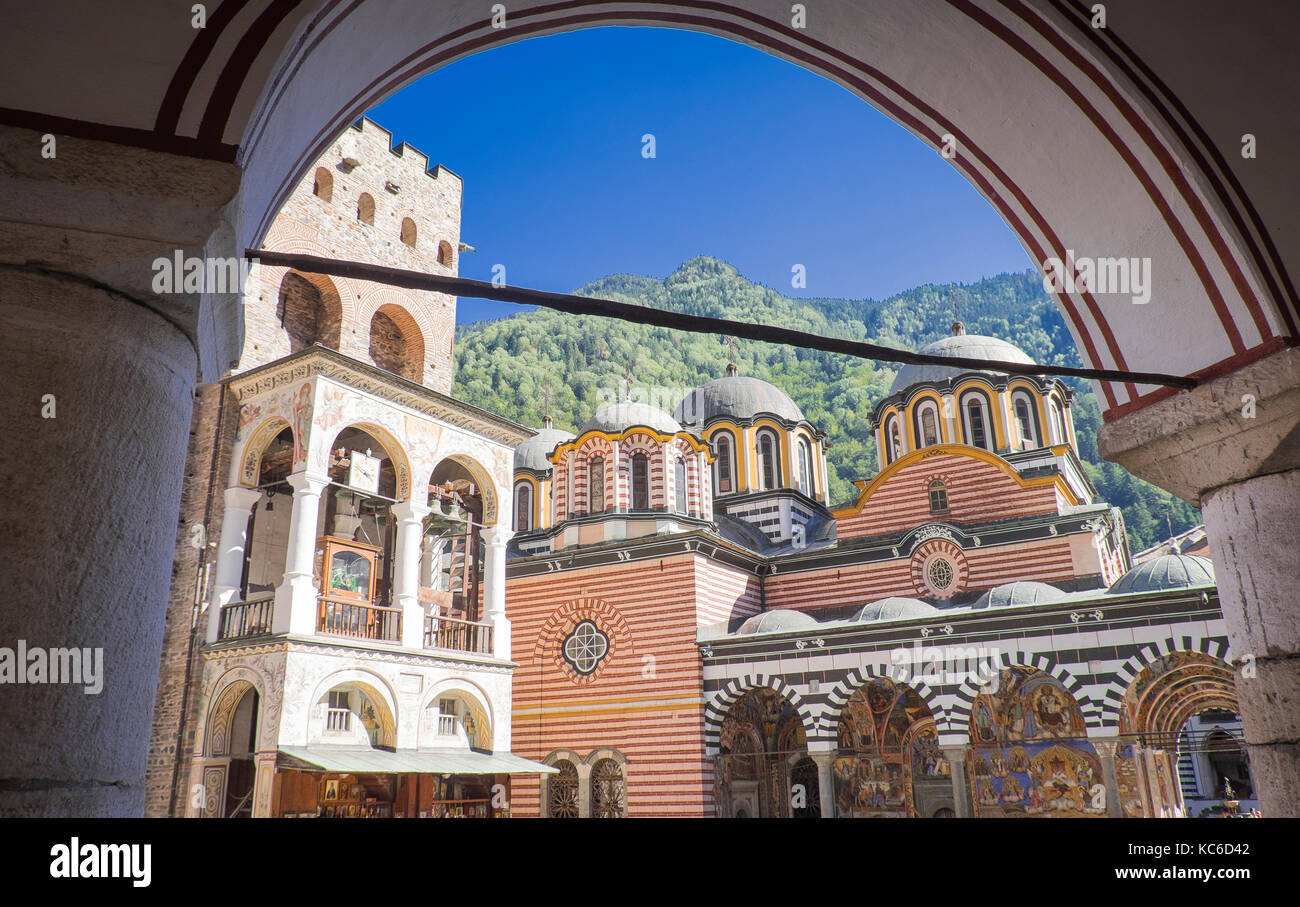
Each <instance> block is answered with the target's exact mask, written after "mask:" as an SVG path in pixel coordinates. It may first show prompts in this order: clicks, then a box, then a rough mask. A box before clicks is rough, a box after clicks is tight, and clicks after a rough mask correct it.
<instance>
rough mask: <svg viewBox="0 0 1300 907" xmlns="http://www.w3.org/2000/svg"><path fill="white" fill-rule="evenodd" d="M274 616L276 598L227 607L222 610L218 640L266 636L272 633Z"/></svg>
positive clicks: (239, 603)
mask: <svg viewBox="0 0 1300 907" xmlns="http://www.w3.org/2000/svg"><path fill="white" fill-rule="evenodd" d="M274 614H275V599H274V597H268V598H263V599H259V600H257V601H250V602H234V603H233V604H229V605H226V606H225V607H224V608H222V609H221V627H220V630H219V631H218V633H217V639H219V640H221V639H244V638H245V637H249V636H266V635H268V634H270V632H271V619H272V616H273V615H274Z"/></svg>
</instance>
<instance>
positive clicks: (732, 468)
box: [713, 431, 736, 494]
mask: <svg viewBox="0 0 1300 907" xmlns="http://www.w3.org/2000/svg"><path fill="white" fill-rule="evenodd" d="M714 438H715V440H714V442H713V443H714V447H715V449H716V450H717V460H716V466H715V467H714V468H715V469H716V470H717V474H718V478H717V486H718V493H719V494H727V493H729V492H732V491H735V490H736V485H735V474H736V464H735V458H734V457H733V452H734V451H735V444H734V443H733V442H732V439H731V433H730V432H725V431H724V432H718V434H716V435H715V436H714Z"/></svg>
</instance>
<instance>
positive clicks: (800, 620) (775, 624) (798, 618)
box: [736, 610, 817, 636]
mask: <svg viewBox="0 0 1300 907" xmlns="http://www.w3.org/2000/svg"><path fill="white" fill-rule="evenodd" d="M815 626H817V621H816V619H815V618H813V617H812V616H811V615H808V614H804V613H803V612H802V611H791V610H779V611H764V612H763V613H762V614H755V615H754V616H753V617H751V618H750V619H749V620H747V621H745V622H744V623H743V624H741V625H740V629H739V630H737V631H736V633H737V634H739V635H740V636H752V635H754V634H755V633H780V632H785V631H792V630H806V629H808V628H809V627H815Z"/></svg>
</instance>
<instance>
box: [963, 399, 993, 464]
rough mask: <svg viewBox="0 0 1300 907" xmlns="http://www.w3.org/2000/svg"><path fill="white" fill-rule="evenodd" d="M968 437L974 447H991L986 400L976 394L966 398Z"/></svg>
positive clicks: (986, 448)
mask: <svg viewBox="0 0 1300 907" xmlns="http://www.w3.org/2000/svg"><path fill="white" fill-rule="evenodd" d="M966 439H967V441H968V443H969V444H970V445H971V446H972V447H980V448H983V449H984V450H988V449H989V437H988V427H987V422H986V419H985V407H984V401H983V400H982V399H981V398H979V397H976V396H974V395H972V396H970V397H968V398H967V399H966Z"/></svg>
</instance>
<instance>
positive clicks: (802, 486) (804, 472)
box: [798, 438, 813, 497]
mask: <svg viewBox="0 0 1300 907" xmlns="http://www.w3.org/2000/svg"><path fill="white" fill-rule="evenodd" d="M798 459H799V490H800V491H802V492H803V493H804V494H806V495H808V497H812V496H813V483H812V450H811V449H810V448H809V447H808V440H807V439H806V438H800V439H799V450H798Z"/></svg>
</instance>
